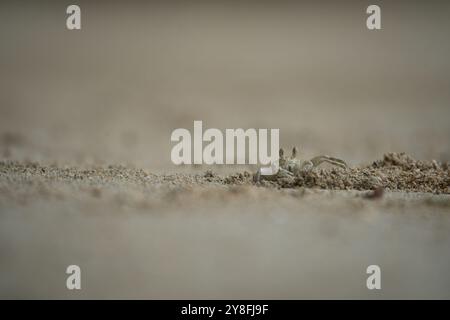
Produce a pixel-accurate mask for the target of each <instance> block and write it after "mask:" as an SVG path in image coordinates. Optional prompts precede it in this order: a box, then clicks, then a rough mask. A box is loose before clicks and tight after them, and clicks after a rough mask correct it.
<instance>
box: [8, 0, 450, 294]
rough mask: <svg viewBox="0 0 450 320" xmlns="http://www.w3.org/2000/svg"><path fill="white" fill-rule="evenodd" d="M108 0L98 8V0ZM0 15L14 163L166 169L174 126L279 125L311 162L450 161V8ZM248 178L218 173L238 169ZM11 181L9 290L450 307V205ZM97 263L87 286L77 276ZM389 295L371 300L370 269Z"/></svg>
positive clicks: (13, 7) (438, 200) (52, 10)
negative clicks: (444, 302) (321, 157)
mask: <svg viewBox="0 0 450 320" xmlns="http://www.w3.org/2000/svg"><path fill="white" fill-rule="evenodd" d="M96 3H97V2H96ZM428 3H429V2H425V1H423V2H419V1H417V2H414V1H408V2H406V1H395V3H393V2H390V3H383V12H384V13H383V30H381V31H379V32H375V33H370V32H368V31H367V29H366V28H365V26H364V21H365V17H366V15H365V7H366V6H367V4H368V3H367V4H366V3H364V1H362V2H361V1H358V2H348V3H347V2H345V1H343V2H339V4H337V2H332V1H328V2H327V1H324V2H321V4H320V5H315V6H314V5H305V4H303V3H302V2H299V3H297V4H296V5H293V4H279V5H277V6H276V7H275V6H267V5H264V4H261V5H256V4H255V5H248V6H237V5H234V4H233V5H231V4H225V3H222V4H217V5H212V4H211V5H207V4H196V5H187V4H179V5H176V6H175V5H174V6H169V5H167V6H163V5H154V4H153V3H150V4H148V5H144V4H142V3H140V4H139V5H138V4H131V3H130V4H128V2H127V6H121V5H119V4H118V3H115V4H111V5H108V3H107V2H98V3H97V4H94V3H93V2H92V1H89V2H83V1H81V7H82V10H83V29H82V31H80V32H68V31H67V30H66V29H65V21H64V19H65V4H64V3H62V2H61V3H59V2H58V4H53V5H49V4H47V3H43V4H36V3H35V4H27V5H23V4H21V3H18V2H11V3H10V4H7V2H2V4H1V5H0V37H1V39H2V41H1V44H0V46H1V50H0V68H1V70H2V71H1V73H0V159H1V160H2V161H19V162H20V163H22V164H26V163H29V161H38V162H39V163H40V164H42V165H44V166H46V165H52V164H54V165H56V166H57V167H58V168H62V169H63V168H65V167H66V166H75V167H76V168H77V169H78V170H83V169H89V168H92V167H95V166H103V167H107V166H108V165H110V164H112V165H118V164H123V165H124V166H125V168H129V169H131V168H138V169H143V170H145V171H146V172H149V173H150V174H154V173H168V174H169V176H170V174H174V173H177V172H183V173H191V174H192V173H193V172H197V171H198V170H197V169H200V170H205V169H207V168H190V167H189V168H179V167H176V166H174V165H172V164H171V162H170V150H171V148H172V145H171V143H170V134H171V132H172V130H174V129H176V128H183V127H184V128H188V129H192V125H193V121H194V120H203V122H204V124H205V126H206V127H208V128H220V129H225V128H239V127H242V128H280V134H281V145H283V146H286V147H290V146H293V145H298V146H300V147H301V151H302V156H305V157H309V156H314V155H318V154H330V155H334V156H336V157H340V158H343V159H345V160H347V161H348V162H349V163H350V164H351V165H352V166H355V165H361V164H365V163H371V162H372V161H374V160H376V159H380V158H381V157H382V155H383V154H384V153H387V152H402V151H404V152H407V153H408V154H410V155H412V156H413V157H414V158H417V159H421V160H432V159H436V160H437V161H441V162H446V161H449V159H450V144H449V141H448V138H449V137H450V122H449V120H448V119H450V108H449V102H450V91H449V90H448V88H449V87H450V60H449V59H448V57H449V56H450V42H449V41H448V30H449V28H450V20H449V19H448V16H449V14H450V3H449V2H448V1H447V2H444V1H443V2H437V1H436V2H435V3H433V5H429V4H428ZM240 169H241V168H236V167H232V166H231V167H225V168H220V169H218V170H223V171H227V172H236V171H239V170H240ZM120 174H121V173H120V172H119V173H118V175H117V176H115V177H112V178H111V179H109V180H108V181H106V182H105V183H103V182H102V181H98V180H95V179H94V181H91V180H89V179H78V178H77V177H72V178H71V179H62V180H61V179H58V177H52V176H46V175H45V174H44V173H42V174H37V175H30V176H27V175H26V172H25V173H23V175H22V176H20V177H21V178H20V179H16V178H17V176H14V175H13V174H11V172H6V174H3V175H1V176H0V186H1V189H0V297H1V298H290V299H291V298H292V299H294V298H450V277H449V275H448V271H449V270H450V250H449V248H450V232H449V231H450V221H449V219H450V216H449V213H450V210H449V199H448V194H447V195H445V194H444V195H439V196H438V195H432V194H415V193H402V192H390V193H387V194H386V196H385V197H384V198H382V199H379V200H378V201H370V200H367V199H364V198H363V197H361V196H360V194H359V193H357V192H356V191H329V190H324V191H319V190H312V189H311V190H310V189H303V188H301V189H292V190H290V189H288V190H278V189H275V188H260V187H257V186H253V185H246V186H222V185H214V184H212V183H206V184H204V180H203V179H199V181H198V185H195V184H194V185H188V186H186V184H185V183H181V184H180V183H177V182H176V181H171V180H170V179H169V180H165V179H162V180H155V181H153V183H152V184H151V187H148V186H144V187H143V186H142V185H141V184H139V183H134V182H131V183H130V182H127V180H126V179H125V178H124V177H123V176H121V175H120ZM69 264H78V265H80V266H81V268H82V288H83V289H82V290H81V291H80V292H70V291H68V290H66V289H65V279H66V274H65V268H66V267H67V265H69ZM370 264H378V265H380V267H381V269H382V288H383V289H382V290H381V291H379V292H378V291H377V292H373V291H369V290H367V289H366V286H365V283H366V277H367V275H366V274H365V270H366V267H367V266H368V265H370Z"/></svg>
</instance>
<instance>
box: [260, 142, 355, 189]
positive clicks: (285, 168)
mask: <svg viewBox="0 0 450 320" xmlns="http://www.w3.org/2000/svg"><path fill="white" fill-rule="evenodd" d="M279 155H280V158H279V170H278V172H277V173H276V174H274V175H262V174H261V169H258V171H257V172H256V174H255V175H254V180H255V182H260V181H261V180H277V179H281V178H294V177H295V176H297V175H298V174H299V173H300V172H306V171H310V170H312V169H313V168H315V167H317V166H319V165H320V164H322V163H324V162H326V163H330V164H332V165H335V166H338V167H340V168H347V164H346V163H345V161H343V160H341V159H338V158H334V157H330V156H326V155H321V156H317V157H314V158H312V159H310V160H300V159H297V148H295V147H294V148H293V149H292V156H291V157H285V156H284V150H283V149H280V154H279Z"/></svg>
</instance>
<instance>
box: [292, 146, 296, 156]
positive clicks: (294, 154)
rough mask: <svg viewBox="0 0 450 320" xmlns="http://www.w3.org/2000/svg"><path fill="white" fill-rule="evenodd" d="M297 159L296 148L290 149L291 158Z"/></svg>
mask: <svg viewBox="0 0 450 320" xmlns="http://www.w3.org/2000/svg"><path fill="white" fill-rule="evenodd" d="M295 157H297V147H294V148H292V158H295Z"/></svg>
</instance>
